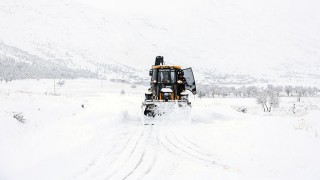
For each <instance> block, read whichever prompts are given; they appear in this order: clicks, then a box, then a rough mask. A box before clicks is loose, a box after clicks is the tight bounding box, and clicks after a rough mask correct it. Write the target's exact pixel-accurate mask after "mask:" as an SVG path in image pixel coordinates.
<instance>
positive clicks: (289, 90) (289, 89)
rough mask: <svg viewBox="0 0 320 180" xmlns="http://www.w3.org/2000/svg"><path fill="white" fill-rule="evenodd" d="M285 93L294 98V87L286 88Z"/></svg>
mask: <svg viewBox="0 0 320 180" xmlns="http://www.w3.org/2000/svg"><path fill="white" fill-rule="evenodd" d="M284 91H285V92H286V93H287V95H288V96H290V94H291V96H292V91H293V87H292V86H285V87H284Z"/></svg>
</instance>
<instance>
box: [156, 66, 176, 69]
mask: <svg viewBox="0 0 320 180" xmlns="http://www.w3.org/2000/svg"><path fill="white" fill-rule="evenodd" d="M152 68H153V69H171V68H173V69H181V66H152Z"/></svg>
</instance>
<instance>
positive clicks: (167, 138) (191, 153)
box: [159, 130, 228, 168]
mask: <svg viewBox="0 0 320 180" xmlns="http://www.w3.org/2000/svg"><path fill="white" fill-rule="evenodd" d="M164 132H165V134H164V135H163V136H160V139H159V140H160V142H161V144H162V145H163V147H164V148H165V149H166V150H167V151H169V152H171V153H173V154H176V155H178V156H185V157H189V158H192V159H194V160H196V161H198V162H201V163H205V164H207V165H217V166H221V167H223V168H228V167H227V166H226V165H224V164H221V163H218V162H217V159H216V158H214V157H212V156H210V155H209V154H208V153H203V152H201V151H199V150H196V149H195V148H193V147H191V146H189V145H185V144H184V143H181V141H179V140H177V139H176V138H175V137H174V136H173V137H172V135H170V133H168V130H166V131H164Z"/></svg>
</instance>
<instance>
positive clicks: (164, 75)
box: [158, 69, 176, 84]
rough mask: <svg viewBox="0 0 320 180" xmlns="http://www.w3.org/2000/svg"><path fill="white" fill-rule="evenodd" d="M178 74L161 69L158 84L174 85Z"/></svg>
mask: <svg viewBox="0 0 320 180" xmlns="http://www.w3.org/2000/svg"><path fill="white" fill-rule="evenodd" d="M175 79H176V74H175V71H174V70H170V69H160V70H159V73H158V82H159V83H166V84H172V83H174V82H175Z"/></svg>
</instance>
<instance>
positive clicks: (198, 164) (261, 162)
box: [0, 79, 320, 180]
mask: <svg viewBox="0 0 320 180" xmlns="http://www.w3.org/2000/svg"><path fill="white" fill-rule="evenodd" d="M52 88H53V87H52V80H39V81H36V80H19V81H14V82H12V83H8V84H4V83H3V84H1V86H0V107H1V109H0V147H1V148H0V159H1V161H0V179H1V180H2V179H3V180H24V179H33V180H42V179H60V180H71V179H75V180H88V179H90V180H101V179H245V180H248V179H252V180H255V179H268V180H269V179H274V180H275V179H281V180H284V179H288V180H289V179H290V180H295V179H297V180H298V179H308V180H317V179H319V178H320V174H319V166H320V159H319V157H320V156H319V152H320V142H319V137H320V134H319V133H320V123H319V115H320V109H319V108H320V99H319V98H316V97H312V98H303V99H302V101H301V102H297V101H296V98H292V97H289V98H281V105H280V107H279V108H277V109H276V110H275V111H274V112H272V113H263V111H262V109H261V107H260V105H257V104H256V103H255V100H254V99H252V98H202V99H198V98H192V103H193V108H192V116H191V121H190V122H184V121H181V120H179V119H180V116H172V117H166V116H164V117H161V118H157V119H154V120H155V121H154V123H155V125H153V126H151V125H150V126H144V125H142V124H141V120H140V113H141V110H140V106H141V101H142V99H143V92H144V90H145V87H143V86H138V87H137V88H131V87H130V86H129V85H126V84H119V83H112V82H109V81H102V82H101V81H100V80H88V79H81V80H67V81H66V83H65V85H64V86H62V87H57V90H56V93H57V94H59V95H58V96H53V95H52V93H51V92H52ZM121 89H123V90H124V91H125V94H124V95H121V94H120V90H121ZM294 103H295V104H296V114H293V113H292V110H291V108H292V105H293V104H294ZM242 106H245V107H246V108H247V109H248V111H247V113H242V112H238V111H237V108H238V107H242ZM16 114H20V117H21V116H23V117H21V118H22V119H23V120H21V121H18V120H17V119H16V118H14V117H13V116H14V115H16Z"/></svg>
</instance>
